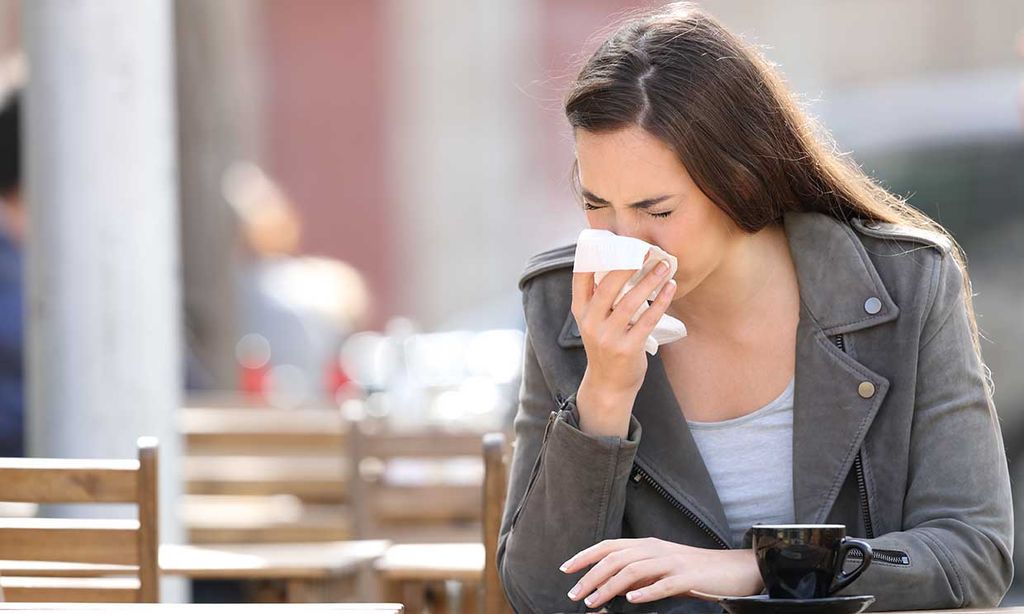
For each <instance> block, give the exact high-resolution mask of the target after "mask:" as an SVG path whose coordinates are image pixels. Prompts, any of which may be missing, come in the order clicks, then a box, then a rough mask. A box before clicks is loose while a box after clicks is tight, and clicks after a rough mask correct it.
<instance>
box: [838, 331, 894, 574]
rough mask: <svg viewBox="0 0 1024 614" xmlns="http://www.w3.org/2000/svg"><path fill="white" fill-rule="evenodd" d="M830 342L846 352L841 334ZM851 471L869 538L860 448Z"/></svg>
mask: <svg viewBox="0 0 1024 614" xmlns="http://www.w3.org/2000/svg"><path fill="white" fill-rule="evenodd" d="M832 343H834V344H835V345H836V347H837V348H839V350H840V351H842V352H846V341H845V340H844V339H843V336H842V335H833V336H832ZM853 471H854V473H855V474H856V476H857V493H858V494H859V495H860V509H861V513H862V514H863V516H864V532H865V537H867V538H868V539H871V538H872V537H874V536H875V529H874V525H873V524H872V523H871V508H869V507H868V487H867V481H866V480H865V479H864V460H863V459H862V458H861V452H860V450H858V451H857V458H855V459H854V460H853ZM901 554H902V553H901Z"/></svg>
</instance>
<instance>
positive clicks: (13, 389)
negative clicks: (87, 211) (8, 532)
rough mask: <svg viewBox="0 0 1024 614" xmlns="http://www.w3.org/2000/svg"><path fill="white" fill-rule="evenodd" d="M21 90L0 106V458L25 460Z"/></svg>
mask: <svg viewBox="0 0 1024 614" xmlns="http://www.w3.org/2000/svg"><path fill="white" fill-rule="evenodd" d="M20 115H21V89H20V87H19V88H12V89H10V90H8V91H7V92H6V94H4V96H3V100H2V102H0V456H23V455H24V452H25V446H24V437H25V435H24V411H25V390H24V379H25V372H24V350H23V345H24V333H25V331H24V314H23V312H22V300H23V294H24V286H23V261H24V258H23V249H22V246H23V244H24V241H25V235H26V231H27V224H28V215H27V212H26V211H25V204H24V201H23V199H22V190H21V130H20Z"/></svg>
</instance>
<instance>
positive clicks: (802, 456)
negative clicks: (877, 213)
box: [785, 213, 899, 523]
mask: <svg viewBox="0 0 1024 614" xmlns="http://www.w3.org/2000/svg"><path fill="white" fill-rule="evenodd" d="M785 228H786V235H787V237H788V238H789V246H790V252H791V254H792V256H793V260H794V263H795V265H796V270H797V278H798V280H799V284H800V303H801V310H800V323H799V325H798V328H797V340H796V375H795V380H796V381H795V388H794V399H793V498H794V505H795V511H796V521H797V522H804V523H820V522H823V521H824V520H825V519H826V517H827V516H828V513H829V511H830V510H831V509H832V505H833V504H834V503H835V500H836V497H837V495H838V494H839V489H840V487H841V486H842V484H843V482H844V480H845V479H846V476H847V475H848V474H849V472H850V468H851V466H852V464H853V462H854V459H855V457H856V455H857V452H858V451H859V450H860V446H861V444H862V443H863V441H864V436H865V435H866V433H867V430H868V427H869V426H870V425H871V422H872V420H873V419H874V417H875V414H876V413H877V412H878V408H879V407H880V406H881V404H882V401H883V400H884V399H885V395H886V392H887V391H888V389H889V381H888V380H887V379H886V378H884V377H882V376H881V375H880V374H878V373H876V372H874V371H872V370H871V369H869V368H867V367H866V366H864V365H862V364H860V363H859V362H857V361H856V360H855V359H854V357H853V356H851V355H850V354H848V353H846V352H844V351H843V350H842V349H840V348H839V347H838V345H837V343H836V337H837V336H838V335H846V334H848V333H853V332H856V331H859V330H863V329H865V328H869V327H872V326H876V325H878V324H882V323H884V322H889V321H892V320H894V319H895V318H896V317H897V316H898V315H899V308H898V307H897V306H896V304H895V303H894V302H893V300H892V298H891V297H890V296H889V293H888V292H887V291H886V289H885V286H883V285H882V282H881V279H880V278H879V277H878V273H877V271H876V270H875V268H874V265H873V264H872V263H871V260H870V259H869V258H868V255H867V253H866V252H865V250H864V247H863V245H862V244H861V242H860V241H859V240H858V239H857V237H856V236H854V235H853V231H852V230H851V229H850V227H849V226H848V225H846V224H842V223H840V222H838V221H836V220H834V219H832V218H830V217H828V216H825V215H821V214H817V213H792V214H787V215H786V217H785ZM872 312H873V313H872Z"/></svg>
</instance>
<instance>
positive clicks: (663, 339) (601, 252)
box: [572, 228, 686, 355]
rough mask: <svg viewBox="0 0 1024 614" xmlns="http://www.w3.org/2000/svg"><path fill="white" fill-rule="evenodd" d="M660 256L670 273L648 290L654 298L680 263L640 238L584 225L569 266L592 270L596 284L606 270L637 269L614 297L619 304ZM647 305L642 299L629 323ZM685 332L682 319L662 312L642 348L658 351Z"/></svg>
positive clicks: (578, 271) (580, 269)
mask: <svg viewBox="0 0 1024 614" xmlns="http://www.w3.org/2000/svg"><path fill="white" fill-rule="evenodd" d="M648 253H650V255H651V256H650V258H647V254H648ZM663 260H664V261H665V262H666V263H668V265H669V274H668V275H667V276H666V277H665V281H663V282H662V283H661V284H659V285H658V287H657V288H655V289H654V291H653V292H651V295H650V296H648V297H647V301H653V300H654V299H655V298H656V297H657V296H658V291H659V290H661V288H662V287H663V286H664V285H665V284H666V283H668V280H669V279H671V278H672V276H673V275H675V274H676V269H677V268H678V265H679V263H678V261H677V260H676V257H675V256H673V255H671V254H669V253H668V252H666V251H665V250H663V249H661V248H660V247H658V246H656V245H651V244H650V243H647V242H646V241H641V240H640V239H634V238H632V237H621V236H619V235H617V234H615V233H613V232H609V231H607V230H595V229H593V228H585V229H584V230H583V231H582V232H580V236H579V238H578V239H577V240H576V261H575V264H574V265H573V268H572V270H573V272H574V273H593V274H594V284H595V285H596V284H599V283H601V280H602V279H604V276H605V275H607V274H608V272H609V271H618V270H631V269H636V273H634V274H633V275H632V277H630V278H629V280H628V281H627V282H626V284H625V285H624V286H623V287H622V290H621V291H619V295H618V296H617V297H615V302H614V303H613V306H614V305H618V304H619V301H621V300H622V297H623V296H625V295H626V293H627V292H629V291H630V290H632V289H633V288H634V287H635V286H636V285H637V284H638V283H639V282H640V280H641V279H643V278H644V276H645V275H646V274H647V272H648V271H650V270H651V269H653V268H654V267H655V266H657V264H658V263H659V262H661V261H663ZM647 309H649V305H648V303H647V302H644V303H642V304H641V305H640V308H639V309H637V310H636V313H634V314H633V315H632V317H630V319H629V321H630V323H635V322H636V321H637V319H638V318H639V317H640V315H641V314H642V313H643V312H645V311H647ZM685 336H686V326H685V325H684V324H683V323H682V322H680V321H679V320H677V319H676V318H673V317H672V316H669V315H662V316H661V319H660V320H658V323H657V324H656V325H655V327H654V330H653V331H651V334H650V335H649V336H648V337H647V341H646V343H644V349H645V350H647V353H648V354H652V355H653V354H657V353H658V346H660V345H663V344H665V343H671V342H673V341H678V340H679V339H682V338H683V337H685Z"/></svg>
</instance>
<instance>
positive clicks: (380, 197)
mask: <svg viewBox="0 0 1024 614" xmlns="http://www.w3.org/2000/svg"><path fill="white" fill-rule="evenodd" d="M384 5H385V3H384V2H378V1H376V0H346V1H344V2H339V1H336V0H264V7H263V9H264V10H263V15H264V33H263V35H264V40H265V42H266V48H265V57H266V61H267V74H266V88H267V91H266V96H267V99H266V113H267V116H268V117H267V119H268V122H267V134H266V136H267V141H266V156H267V161H268V167H269V172H270V174H271V176H273V177H274V178H276V179H277V180H278V181H280V182H281V184H282V185H283V186H284V188H285V190H286V191H287V192H288V193H289V194H290V195H291V196H292V198H293V199H294V200H295V203H296V206H297V207H298V209H299V213H300V214H301V216H302V218H303V223H304V228H303V245H302V249H303V251H304V252H305V253H309V254H317V255H325V256H332V257H335V258H339V259H341V260H344V261H346V262H349V263H351V264H352V265H354V266H355V267H356V268H358V269H359V270H360V271H362V272H363V274H364V275H365V276H366V278H367V281H368V283H369V284H370V288H371V292H372V294H373V297H374V307H373V309H372V311H373V314H374V317H373V319H372V321H371V326H373V327H380V326H382V325H383V323H384V321H386V319H387V317H388V315H390V314H392V304H393V296H394V293H393V291H392V288H393V286H392V284H393V283H398V282H399V280H397V279H396V274H395V271H394V270H393V263H392V261H391V259H390V254H391V253H392V242H393V236H392V232H391V231H392V228H393V226H392V224H390V223H389V214H390V210H391V207H390V203H389V202H388V195H387V190H386V186H387V169H386V168H385V120H386V117H385V113H386V111H385V102H386V96H385V92H384V87H385V85H384V84H385V79H384V57H385V54H384V50H385V45H386V43H387V41H386V40H385V34H384V33H385V28H384V24H383V19H384V12H383V11H384Z"/></svg>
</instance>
